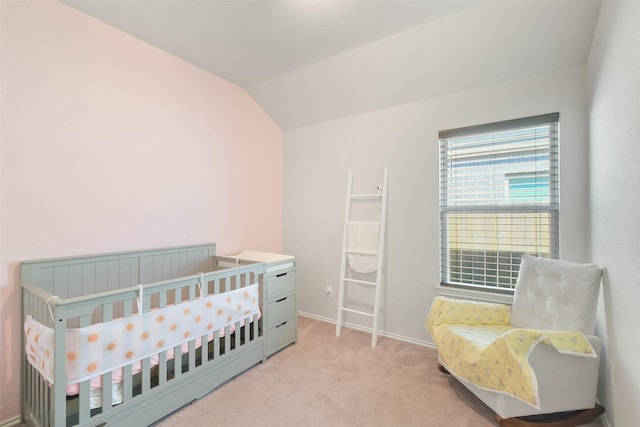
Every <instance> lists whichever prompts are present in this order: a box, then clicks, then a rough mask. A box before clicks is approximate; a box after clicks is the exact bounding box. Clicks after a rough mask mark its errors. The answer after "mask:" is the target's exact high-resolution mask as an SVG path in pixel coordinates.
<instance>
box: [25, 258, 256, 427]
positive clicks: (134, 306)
mask: <svg viewBox="0 0 640 427" xmlns="http://www.w3.org/2000/svg"><path fill="white" fill-rule="evenodd" d="M192 249H193V247H188V251H190V252H193V250H192ZM207 251H208V249H207ZM196 252H198V250H197V249H196ZM207 253H209V252H207ZM175 254H176V251H171V250H165V252H164V253H161V254H154V255H153V256H152V258H153V257H156V260H158V258H157V257H158V256H159V257H160V261H163V260H164V261H167V260H168V262H170V263H171V262H174V261H175V260H176V259H180V258H181V256H177V257H176V255H175ZM132 255H135V256H136V257H137V256H138V255H139V254H137V253H132ZM147 256H148V254H147ZM183 258H184V257H183ZM187 258H188V257H187ZM119 259H120V261H118V263H119V264H120V265H124V264H127V263H125V262H124V261H122V259H123V258H119ZM193 259H194V258H192V260H193ZM67 261H71V262H68V265H66V266H65V265H64V264H65V262H67ZM84 261H87V258H86V257H85V258H83V260H82V262H77V259H61V260H55V262H51V261H46V260H45V261H41V262H40V263H41V266H42V268H43V270H47V271H48V273H47V274H45V275H43V274H41V273H42V271H40V272H38V271H37V268H36V267H37V263H33V262H31V263H29V265H28V267H29V272H28V274H27V275H26V278H27V280H25V281H23V283H22V290H23V314H24V317H25V318H26V316H27V315H30V316H32V317H33V318H34V319H35V320H37V321H38V322H40V323H42V324H43V325H46V326H48V327H51V328H53V330H54V337H55V344H54V354H55V355H66V354H67V352H66V350H67V349H66V342H65V339H64V337H65V336H66V331H67V329H68V328H77V327H80V328H81V327H86V326H89V325H92V324H94V323H97V322H108V321H111V320H114V319H117V318H122V317H125V318H126V317H131V316H135V315H136V314H138V313H146V312H148V311H150V310H154V309H159V308H164V307H167V306H169V305H172V304H178V303H181V302H185V301H191V300H194V299H196V298H199V297H203V296H208V295H214V294H220V293H224V292H227V291H230V290H234V289H239V288H242V287H245V286H249V285H251V284H254V283H262V282H263V276H264V273H265V265H264V264H262V263H239V262H236V264H235V265H233V264H232V263H230V260H229V259H227V258H224V257H216V256H209V258H208V259H207V260H206V261H203V260H202V259H199V260H198V261H196V262H193V261H190V262H191V263H192V265H196V266H205V265H206V266H207V267H208V268H209V271H204V272H202V273H198V274H189V275H185V276H179V277H171V276H173V275H175V274H181V273H183V272H185V271H187V270H188V269H184V268H181V267H176V268H174V269H173V271H172V272H170V273H167V271H168V270H170V269H164V268H162V267H161V268H160V269H159V270H158V267H157V264H156V265H153V263H150V264H148V265H150V266H151V268H152V269H156V272H158V271H163V270H165V273H166V274H165V273H162V274H156V275H153V274H150V273H149V272H148V271H145V269H142V270H140V271H139V272H138V273H136V275H135V276H136V278H139V277H140V276H141V275H142V276H146V277H160V278H161V279H160V280H157V281H154V282H149V283H143V284H140V285H138V284H136V285H130V284H129V285H128V286H126V287H123V288H121V289H105V290H103V291H101V292H95V293H93V294H87V293H85V292H77V290H75V289H76V288H77V286H76V285H80V288H81V287H82V284H81V283H77V282H74V292H71V293H68V294H67V295H64V296H59V295H55V294H54V293H53V292H52V291H54V290H55V291H56V292H57V291H61V290H65V289H67V290H68V289H70V288H69V286H63V285H61V284H62V283H63V282H64V280H62V279H60V278H61V277H63V276H65V275H66V276H67V277H71V276H72V275H69V274H66V273H65V274H64V275H63V274H58V276H57V277H58V279H57V280H53V281H51V280H50V278H51V277H52V276H51V274H49V273H52V272H54V271H56V270H57V271H58V272H60V271H65V270H66V271H71V270H72V269H73V268H77V267H73V266H77V265H83V263H84V264H85V265H86V263H85V262H84ZM103 261H104V259H101V257H100V256H95V257H92V259H91V260H90V262H92V263H93V262H103ZM129 264H131V263H129ZM138 265H140V262H138ZM174 267H175V266H174ZM23 271H25V269H24V265H23ZM92 271H95V270H92ZM107 271H108V269H107ZM53 276H55V274H54V275H53ZM43 277H45V282H46V285H45V286H44V287H42V286H40V284H39V283H37V279H38V278H40V279H42V278H43ZM23 279H24V277H23ZM72 280H75V279H72ZM99 281H102V282H104V281H105V278H104V277H96V278H95V279H92V280H91V281H90V282H89V283H90V284H92V285H93V284H95V283H97V282H99ZM106 282H108V280H106ZM122 283H124V282H122ZM261 286H262V285H261ZM260 298H261V305H264V292H261V294H260ZM261 322H262V320H258V319H253V318H252V317H250V316H247V317H246V318H244V319H242V320H239V321H236V322H235V324H234V325H232V326H226V327H225V328H224V330H222V331H221V330H217V331H215V332H214V333H213V338H212V339H211V340H209V337H208V336H207V335H204V336H200V337H193V338H192V339H190V340H189V341H188V342H187V343H186V344H185V345H179V346H176V347H174V348H173V349H172V350H173V352H172V354H170V353H171V352H170V351H168V350H165V351H162V352H159V353H157V354H155V355H153V356H150V357H146V358H144V359H142V360H141V361H140V364H139V366H134V365H127V366H125V367H123V368H122V381H120V382H117V384H116V385H115V386H113V385H112V384H114V381H113V380H114V378H115V376H116V375H117V374H118V372H117V370H116V371H113V372H109V373H106V374H103V375H101V376H100V380H101V385H99V386H98V387H96V385H95V382H92V380H86V381H83V382H81V383H80V384H79V385H78V386H77V394H75V395H74V396H71V397H68V396H67V384H66V372H65V358H64V357H60V356H58V357H56V358H55V365H54V366H55V367H54V381H53V384H50V383H49V382H48V381H46V380H45V379H44V378H43V377H42V375H41V374H40V372H39V371H38V370H37V369H35V368H34V367H33V366H31V364H29V363H28V362H27V361H26V360H23V392H22V400H23V416H24V418H25V420H26V421H27V423H29V424H30V425H36V426H55V427H61V426H70V425H97V424H100V423H108V425H118V424H119V423H120V424H122V425H138V424H139V425H146V424H150V423H151V422H153V421H155V418H153V417H154V416H155V417H157V414H166V413H167V411H168V410H171V409H178V408H179V407H180V406H182V405H184V404H186V403H188V402H189V401H191V400H193V398H194V397H193V395H194V393H196V394H195V396H200V395H201V394H204V393H206V392H208V391H209V390H211V389H212V388H214V387H215V386H217V385H219V384H220V383H222V382H224V381H226V380H227V379H229V378H230V377H231V376H233V375H236V374H238V373H240V372H242V371H243V370H244V369H247V368H248V367H249V366H251V365H253V364H255V363H257V362H259V361H261V360H262V359H263V354H262V348H263V344H262V339H263V338H262V328H261ZM23 348H24V343H23ZM186 389H188V392H186V391H185V390H186ZM154 408H156V410H155V411H154ZM125 419H126V422H125Z"/></svg>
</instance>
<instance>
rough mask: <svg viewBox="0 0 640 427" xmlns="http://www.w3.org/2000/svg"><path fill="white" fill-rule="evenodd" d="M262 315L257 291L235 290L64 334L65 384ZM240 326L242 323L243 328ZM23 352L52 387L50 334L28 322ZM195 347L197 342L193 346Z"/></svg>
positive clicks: (33, 322) (52, 357)
mask: <svg viewBox="0 0 640 427" xmlns="http://www.w3.org/2000/svg"><path fill="white" fill-rule="evenodd" d="M259 314H260V306H259V296H258V285H257V284H254V285H251V286H247V287H244V288H239V289H235V290H232V291H228V292H225V293H222V294H217V295H211V296H208V297H203V298H200V299H196V300H193V301H189V302H184V303H180V304H176V305H171V306H167V307H164V308H160V309H156V310H152V311H149V312H147V313H143V314H141V315H137V314H136V315H134V316H131V317H126V318H119V319H114V320H112V321H109V322H104V323H96V324H93V325H91V326H87V327H83V328H75V329H68V330H67V335H66V347H67V348H66V374H67V383H68V384H76V383H80V382H82V381H85V380H88V379H91V378H95V377H98V376H100V375H102V374H104V373H106V372H110V371H113V370H115V369H117V368H121V367H123V366H126V365H130V364H132V363H134V362H137V361H140V360H142V359H144V358H146V357H151V356H153V355H157V354H158V353H160V352H162V351H165V350H169V351H168V352H167V353H169V352H171V355H169V357H172V355H173V349H174V348H175V347H177V346H180V345H183V344H184V343H187V342H188V341H190V340H192V339H194V338H197V339H199V338H200V337H203V336H206V335H209V336H210V337H209V339H211V338H212V337H213V333H214V332H215V331H216V330H222V331H224V328H226V327H227V326H231V327H233V326H234V325H235V324H236V322H243V321H244V319H246V318H249V317H250V321H253V316H256V315H258V316H259ZM241 324H244V323H241ZM24 330H25V335H26V352H27V357H28V359H29V362H30V363H31V365H33V366H34V367H35V368H36V369H37V370H38V371H39V372H40V373H41V374H42V375H43V376H44V377H45V378H46V379H47V380H48V381H49V382H51V383H53V367H54V351H53V344H54V343H53V341H54V339H53V329H52V328H49V327H47V326H45V325H43V324H41V323H40V322H38V321H36V320H34V319H33V318H32V317H31V316H27V319H26V320H25V324H24ZM197 345H199V342H198V343H197Z"/></svg>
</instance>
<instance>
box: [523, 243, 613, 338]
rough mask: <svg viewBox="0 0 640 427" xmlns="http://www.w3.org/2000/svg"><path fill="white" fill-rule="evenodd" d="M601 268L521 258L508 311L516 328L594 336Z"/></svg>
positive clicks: (526, 257)
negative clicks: (575, 331) (574, 331)
mask: <svg viewBox="0 0 640 427" xmlns="http://www.w3.org/2000/svg"><path fill="white" fill-rule="evenodd" d="M601 276H602V269H601V268H600V267H598V266H597V265H593V264H576V263H571V262H567V261H560V260H555V259H543V258H536V257H532V256H529V255H524V256H523V257H522V262H521V264H520V272H519V274H518V280H517V282H516V290H515V295H514V299H513V307H512V310H511V325H512V326H514V327H516V328H527V329H550V330H555V331H562V330H578V331H581V332H583V333H585V334H587V335H593V333H594V330H595V323H596V309H597V303H598V296H599V293H600V279H601Z"/></svg>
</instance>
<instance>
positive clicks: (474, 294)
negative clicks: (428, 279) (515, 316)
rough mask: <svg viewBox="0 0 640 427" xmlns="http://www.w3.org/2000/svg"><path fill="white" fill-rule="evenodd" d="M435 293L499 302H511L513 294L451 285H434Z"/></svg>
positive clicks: (450, 296)
mask: <svg viewBox="0 0 640 427" xmlns="http://www.w3.org/2000/svg"><path fill="white" fill-rule="evenodd" d="M436 294H437V295H438V296H443V297H448V298H456V299H467V300H471V301H482V302H495V303H500V304H507V305H512V304H513V295H511V294H499V293H497V292H484V291H475V290H472V289H463V288H455V287H452V286H442V285H437V286H436Z"/></svg>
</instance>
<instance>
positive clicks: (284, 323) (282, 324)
mask: <svg viewBox="0 0 640 427" xmlns="http://www.w3.org/2000/svg"><path fill="white" fill-rule="evenodd" d="M286 324H287V322H282V323H280V324H279V325H278V326H276V328H279V327H280V326H284V325H286Z"/></svg>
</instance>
